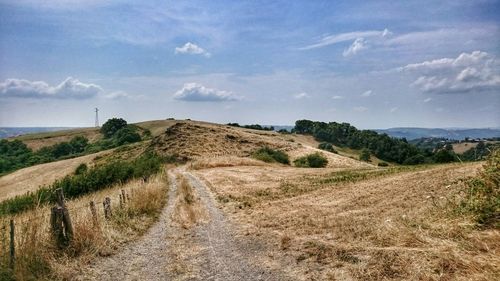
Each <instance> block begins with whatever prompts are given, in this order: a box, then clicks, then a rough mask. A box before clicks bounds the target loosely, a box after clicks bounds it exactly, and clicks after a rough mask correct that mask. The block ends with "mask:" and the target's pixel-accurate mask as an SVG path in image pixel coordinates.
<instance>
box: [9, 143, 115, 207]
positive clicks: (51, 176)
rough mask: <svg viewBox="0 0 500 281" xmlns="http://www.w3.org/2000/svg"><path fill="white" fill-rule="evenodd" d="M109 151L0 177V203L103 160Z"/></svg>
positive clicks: (34, 167) (25, 169)
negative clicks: (80, 167) (83, 166)
mask: <svg viewBox="0 0 500 281" xmlns="http://www.w3.org/2000/svg"><path fill="white" fill-rule="evenodd" d="M109 153H110V150H107V151H101V152H99V153H94V154H89V155H85V156H81V157H77V158H72V159H67V160H61V161H56V162H51V163H46V164H40V165H36V166H32V167H27V168H24V169H20V170H17V171H15V172H12V173H10V174H7V175H5V176H2V177H0V201H2V200H5V199H8V198H11V197H14V196H16V195H21V194H25V193H26V192H28V191H35V190H37V189H38V188H39V187H40V186H42V185H48V184H51V183H53V182H54V181H55V180H57V179H60V178H62V177H64V176H66V175H68V174H71V173H73V172H74V171H75V169H76V167H78V165H80V164H82V163H85V164H87V165H88V164H90V163H92V161H94V159H95V158H103V157H104V156H105V155H108V154H109Z"/></svg>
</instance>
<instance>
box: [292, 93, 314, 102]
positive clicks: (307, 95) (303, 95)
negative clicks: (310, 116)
mask: <svg viewBox="0 0 500 281" xmlns="http://www.w3.org/2000/svg"><path fill="white" fill-rule="evenodd" d="M310 97H311V96H310V95H309V94H308V93H304V92H302V93H298V94H295V95H293V98H294V99H297V100H300V99H304V98H310Z"/></svg>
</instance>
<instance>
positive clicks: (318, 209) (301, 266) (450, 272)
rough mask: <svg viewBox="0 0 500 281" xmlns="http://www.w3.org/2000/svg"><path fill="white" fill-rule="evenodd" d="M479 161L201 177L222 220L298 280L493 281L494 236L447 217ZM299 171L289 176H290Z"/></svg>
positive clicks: (206, 173) (223, 171) (204, 173)
mask: <svg viewBox="0 0 500 281" xmlns="http://www.w3.org/2000/svg"><path fill="white" fill-rule="evenodd" d="M479 168H480V164H466V165H457V164H453V165H442V166H435V167H430V168H424V169H416V170H414V171H411V170H410V171H402V172H395V173H389V174H386V175H382V176H376V174H373V178H370V177H367V178H366V179H363V180H360V181H357V182H354V183H351V182H350V181H351V180H346V181H333V180H329V179H333V178H335V175H336V174H338V173H342V172H333V173H332V171H328V170H323V171H321V172H320V171H314V172H313V171H307V170H303V171H302V170H301V171H298V169H294V168H279V167H273V168H272V169H271V168H268V167H241V168H216V169H206V170H198V171H196V172H195V174H196V175H198V176H199V177H201V178H203V179H205V181H206V182H207V184H208V185H209V186H211V188H212V190H213V192H214V193H215V194H216V196H217V197H218V198H219V199H220V201H221V202H223V206H224V209H225V210H226V213H228V214H231V215H230V216H231V218H233V219H234V220H235V221H237V222H238V223H239V224H241V225H245V226H246V231H247V232H248V233H250V234H253V235H258V236H260V235H263V236H267V237H272V238H270V239H274V242H275V244H276V248H281V251H277V253H276V254H277V255H285V256H291V257H293V258H294V259H295V260H296V262H297V268H296V274H297V276H301V277H302V278H300V279H304V280H309V279H311V280H381V279H396V280H408V279H412V280H438V279H439V280H452V279H453V280H471V279H473V280H494V279H495V278H498V276H499V274H500V271H499V268H500V259H499V257H498V251H499V250H500V248H499V245H500V233H499V232H498V231H496V230H490V231H481V230H478V229H474V228H473V227H472V225H473V223H472V222H471V221H467V220H466V221H463V220H460V219H457V218H454V217H453V216H450V215H449V213H448V210H447V209H446V206H447V204H446V203H447V200H448V199H450V196H451V195H453V192H454V191H453V190H454V189H455V183H454V182H455V181H456V180H457V179H458V178H463V177H467V176H472V175H474V174H475V173H476V172H477V170H478V169H479ZM292 170H295V171H292Z"/></svg>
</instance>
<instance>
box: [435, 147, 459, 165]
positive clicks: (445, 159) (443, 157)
mask: <svg viewBox="0 0 500 281" xmlns="http://www.w3.org/2000/svg"><path fill="white" fill-rule="evenodd" d="M434 161H435V162H436V163H450V162H455V161H457V155H456V154H455V152H453V151H452V150H446V149H442V150H440V151H438V152H437V153H436V154H434Z"/></svg>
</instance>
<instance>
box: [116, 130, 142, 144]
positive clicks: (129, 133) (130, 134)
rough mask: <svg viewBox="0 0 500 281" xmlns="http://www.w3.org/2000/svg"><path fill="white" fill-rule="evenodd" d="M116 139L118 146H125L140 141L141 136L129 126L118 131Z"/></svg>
mask: <svg viewBox="0 0 500 281" xmlns="http://www.w3.org/2000/svg"><path fill="white" fill-rule="evenodd" d="M114 138H116V144H118V145H123V144H127V143H134V142H138V141H140V140H141V135H139V134H138V133H137V132H136V131H135V130H134V129H132V128H130V127H128V126H127V127H124V128H121V129H120V130H118V131H117V132H116V134H115V136H114Z"/></svg>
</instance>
